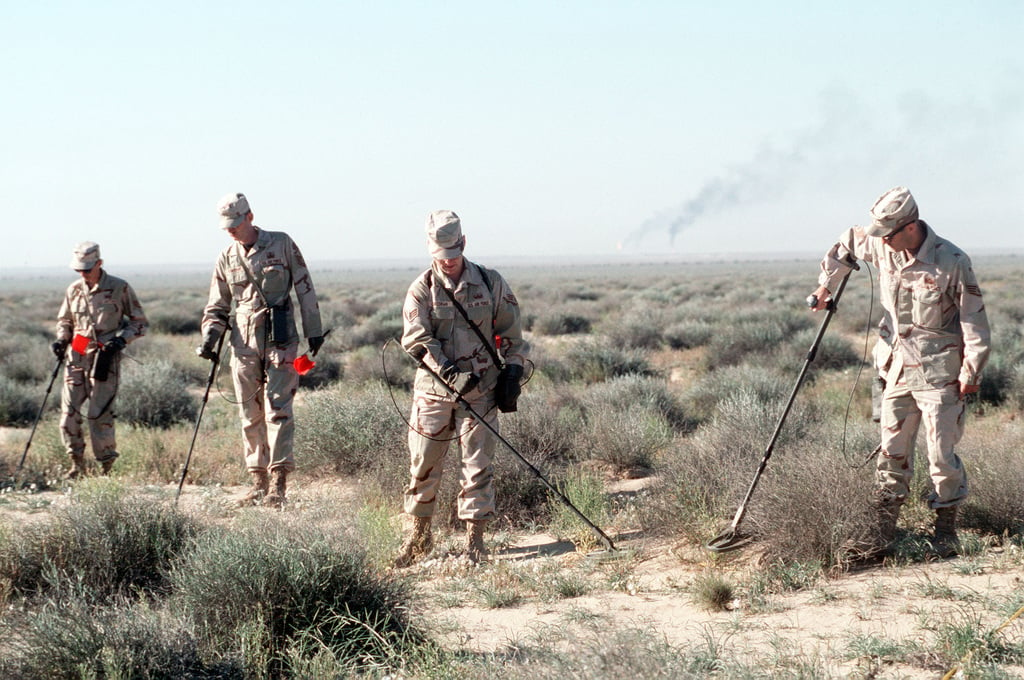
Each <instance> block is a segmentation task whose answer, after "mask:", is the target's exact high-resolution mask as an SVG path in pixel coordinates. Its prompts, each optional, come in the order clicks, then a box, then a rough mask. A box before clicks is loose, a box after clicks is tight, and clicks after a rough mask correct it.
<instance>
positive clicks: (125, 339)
mask: <svg viewBox="0 0 1024 680" xmlns="http://www.w3.org/2000/svg"><path fill="white" fill-rule="evenodd" d="M71 268H72V269H74V270H75V271H76V272H78V273H79V274H81V276H82V278H81V279H79V280H78V281H75V282H74V283H72V284H71V285H70V286H68V289H67V291H66V292H65V293H64V302H63V303H61V306H60V311H59V312H58V314H57V341H56V342H54V343H53V346H52V348H53V353H54V354H55V355H56V356H57V358H58V359H59V358H61V357H63V358H65V359H66V360H67V363H66V364H65V367H64V389H63V391H62V393H61V416H60V434H61V439H62V440H63V442H64V447H65V448H66V450H67V453H68V455H69V456H71V469H70V470H69V471H68V473H67V476H68V478H70V479H74V478H76V477H79V476H81V475H83V474H85V437H84V436H83V434H82V406H83V405H84V404H85V401H86V400H88V401H89V410H88V411H87V412H86V414H85V415H86V418H87V419H88V421H89V435H90V439H91V442H92V453H93V456H95V458H96V460H97V461H98V462H99V463H100V465H101V466H102V470H103V474H107V473H109V472H110V469H111V467H112V466H113V465H114V460H115V459H116V458H117V456H118V453H117V442H116V438H115V433H114V399H115V398H116V397H117V388H118V384H119V383H120V378H121V351H122V350H123V349H124V348H125V346H127V345H128V344H129V343H131V342H133V341H134V340H136V339H138V338H140V337H142V336H143V335H145V333H146V328H147V327H148V322H147V321H146V315H145V314H144V313H143V311H142V305H141V304H140V303H139V298H138V297H136V295H135V291H133V290H132V287H131V286H129V285H128V283H127V282H126V281H124V280H122V279H119V278H117V277H116V276H111V275H110V274H108V273H107V272H106V270H105V269H103V260H102V259H101V258H100V247H99V245H98V244H96V243H94V242H92V241H84V242H82V243H79V244H78V245H77V246H75V250H74V254H73V255H72V258H71Z"/></svg>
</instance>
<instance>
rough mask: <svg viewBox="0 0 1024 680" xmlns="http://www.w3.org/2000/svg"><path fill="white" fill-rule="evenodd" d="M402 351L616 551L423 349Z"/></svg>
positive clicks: (610, 540)
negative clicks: (439, 370) (441, 373)
mask: <svg viewBox="0 0 1024 680" xmlns="http://www.w3.org/2000/svg"><path fill="white" fill-rule="evenodd" d="M398 346H399V347H402V345H401V343H398ZM402 349H404V350H405V353H406V354H408V355H409V356H410V357H412V358H413V360H414V361H416V363H417V364H419V366H420V368H422V369H423V370H425V371H426V372H427V373H429V374H430V375H431V376H433V378H434V380H435V381H437V383H438V384H440V385H443V386H444V388H445V390H447V392H448V394H450V395H451V396H452V397H453V398H454V399H455V401H456V402H457V403H458V404H459V406H461V407H462V408H464V409H465V410H466V411H467V412H469V414H470V415H471V416H473V418H475V419H476V421H477V422H478V423H480V424H481V425H483V426H484V427H486V428H487V429H488V430H490V431H491V434H493V435H494V436H495V437H497V439H498V441H500V442H501V443H502V444H504V445H505V447H506V448H507V449H508V450H509V451H511V452H512V453H513V454H515V456H516V458H518V459H519V462H520V463H522V464H523V465H525V466H526V467H527V468H528V469H529V470H530V472H532V473H533V474H534V475H535V476H536V477H537V479H539V480H540V481H541V482H543V483H544V486H546V487H547V489H548V491H550V492H551V493H552V494H554V496H555V497H556V498H558V500H560V501H561V502H562V503H563V504H564V505H565V507H567V508H569V509H570V510H572V512H573V514H575V515H576V516H577V517H578V518H579V519H580V521H581V522H583V523H584V524H586V525H587V526H588V527H590V529H591V531H593V532H594V533H595V534H596V535H597V537H598V538H599V539H600V540H601V543H603V544H604V546H605V547H606V548H607V549H608V550H609V551H614V550H617V548H616V547H615V545H614V544H613V543H612V539H610V538H608V535H607V534H606V533H604V532H603V531H601V528H600V527H599V526H597V525H596V524H594V523H593V522H591V521H590V520H589V519H588V518H587V516H586V515H584V514H583V513H582V512H580V511H579V509H578V508H577V507H576V506H575V505H573V504H572V501H570V500H569V499H568V498H566V497H565V495H564V494H563V493H562V492H561V491H559V490H558V489H557V488H555V486H554V485H553V484H552V483H551V482H549V481H548V480H547V479H546V478H545V477H544V475H542V474H541V472H540V470H538V469H537V468H536V467H535V466H534V465H533V463H531V462H530V461H528V460H526V458H525V457H524V456H523V454H521V453H519V451H517V450H516V448H515V447H514V446H512V445H511V444H510V443H509V442H508V440H507V439H505V438H504V437H502V436H501V434H499V433H498V431H497V430H496V429H494V426H492V425H491V424H490V423H488V422H487V421H486V420H484V418H482V417H481V416H480V414H478V413H477V412H476V411H474V410H473V407H472V406H470V405H469V402H467V401H466V400H465V399H464V398H463V397H462V396H461V395H459V394H458V393H457V392H456V391H455V390H453V389H452V388H451V387H450V386H449V385H448V383H446V382H445V381H444V380H442V379H441V376H439V375H438V374H437V372H436V371H434V369H432V368H430V366H427V364H426V362H424V361H423V357H424V355H426V350H425V349H421V350H420V351H419V353H418V354H419V356H417V355H415V354H413V353H412V352H410V351H409V350H407V349H405V348H404V347H402Z"/></svg>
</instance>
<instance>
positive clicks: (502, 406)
mask: <svg viewBox="0 0 1024 680" xmlns="http://www.w3.org/2000/svg"><path fill="white" fill-rule="evenodd" d="M522 377H523V367H522V366H518V365H516V364H506V365H505V368H503V369H501V373H499V374H498V384H497V385H496V386H495V387H494V403H496V404H497V405H498V410H499V411H501V412H502V413H511V412H513V411H515V410H516V409H517V408H518V401H519V394H520V393H521V392H522V388H521V387H520V386H519V380H520V379H521V378H522Z"/></svg>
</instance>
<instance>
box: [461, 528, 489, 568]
mask: <svg viewBox="0 0 1024 680" xmlns="http://www.w3.org/2000/svg"><path fill="white" fill-rule="evenodd" d="M486 526H487V520H485V519H470V520H466V557H467V558H468V559H469V561H470V562H472V563H473V564H479V563H480V562H486V561H487V546H485V545H484V527H486Z"/></svg>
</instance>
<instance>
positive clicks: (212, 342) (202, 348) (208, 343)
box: [196, 332, 220, 361]
mask: <svg viewBox="0 0 1024 680" xmlns="http://www.w3.org/2000/svg"><path fill="white" fill-rule="evenodd" d="M219 339H220V335H219V334H217V333H216V332H214V333H207V334H206V335H204V336H203V344H201V345H199V347H196V355H198V356H199V357H201V358H203V359H209V360H210V361H217V358H218V357H217V340H219Z"/></svg>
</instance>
